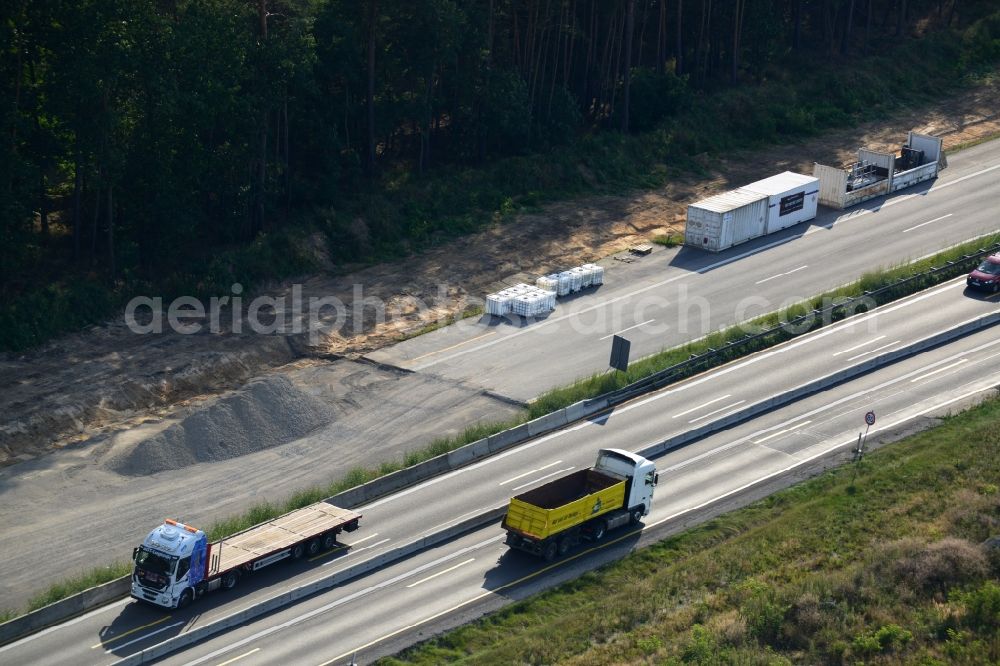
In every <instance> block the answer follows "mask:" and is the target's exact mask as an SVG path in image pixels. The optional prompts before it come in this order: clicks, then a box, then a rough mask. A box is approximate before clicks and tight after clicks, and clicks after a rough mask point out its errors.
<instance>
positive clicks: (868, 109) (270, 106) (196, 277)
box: [0, 0, 1000, 349]
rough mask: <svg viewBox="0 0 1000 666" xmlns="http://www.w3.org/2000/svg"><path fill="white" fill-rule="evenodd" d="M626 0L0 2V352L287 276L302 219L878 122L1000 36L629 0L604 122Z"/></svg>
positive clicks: (915, 10) (331, 225) (441, 212)
mask: <svg viewBox="0 0 1000 666" xmlns="http://www.w3.org/2000/svg"><path fill="white" fill-rule="evenodd" d="M626 4H627V3H620V2H595V3H589V2H549V3H537V2H533V1H528V0H496V1H495V2H482V1H481V0H408V1H406V2H404V1H402V0H378V1H377V2H376V0H363V1H360V2H354V1H350V2H349V1H347V0H309V1H308V2H293V1H292V0H260V2H245V1H244V0H180V1H178V2H173V3H158V2H154V1H153V0H137V1H134V2H133V1H126V0H107V1H104V0H100V1H98V0H45V1H44V2H36V1H34V0H14V1H13V2H12V3H7V5H5V8H4V11H3V14H2V15H0V96H2V98H3V99H5V100H8V101H9V102H10V103H8V104H4V105H3V108H2V109H0V128H2V130H3V132H2V136H3V137H4V139H3V141H0V296H2V300H0V349H22V348H25V347H28V346H32V345H35V344H38V343H39V342H41V341H43V340H45V339H47V338H49V337H51V336H53V335H56V334H58V333H59V332H60V331H64V330H70V329H74V328H79V327H80V326H82V325H85V324H86V323H87V322H92V321H95V320H97V319H100V318H101V317H103V316H105V315H106V314H107V313H108V312H110V311H113V309H114V308H115V307H118V306H119V305H120V304H121V303H122V302H124V301H126V300H127V298H128V297H129V296H131V295H133V294H136V293H139V292H140V291H145V292H147V293H149V292H156V293H157V294H159V295H162V296H164V297H165V298H168V299H169V298H172V297H174V296H176V295H179V293H181V292H191V290H192V289H194V290H195V291H197V292H199V293H200V292H201V291H205V290H211V289H215V288H217V286H218V285H220V284H221V285H223V287H222V288H223V289H225V287H226V286H227V285H225V284H224V283H225V282H226V281H227V280H230V279H232V280H237V279H238V280H240V281H241V282H243V283H244V286H245V287H247V288H252V287H253V286H254V285H255V284H258V283H259V282H260V281H262V280H265V279H270V278H275V277H281V276H286V275H289V274H290V273H294V272H296V271H297V270H301V269H302V268H303V262H302V261H300V260H299V259H300V258H301V256H302V253H300V252H298V251H296V250H295V248H294V247H291V246H289V245H287V244H285V240H284V239H287V238H292V237H294V236H295V235H296V234H297V233H298V230H300V229H306V230H308V231H313V230H315V229H320V230H322V231H324V232H325V233H326V234H327V235H328V237H329V239H330V243H329V247H330V249H331V251H332V254H333V258H334V260H336V261H341V262H357V261H374V260H378V259H382V258H389V257H400V256H405V255H407V254H408V253H411V252H413V251H415V250H419V249H420V248H421V247H425V246H428V245H432V244H435V243H439V242H441V241H443V240H446V239H448V238H451V237H454V236H457V235H461V234H466V233H469V232H471V231H474V230H476V229H480V228H482V227H483V226H484V225H486V224H489V223H491V222H493V221H494V220H504V219H507V218H508V217H509V216H510V214H511V213H513V212H514V211H516V210H518V209H519V208H521V207H524V206H536V205H539V204H540V203H543V202H544V201H546V200H552V199H554V198H558V197H565V196H571V195H574V194H579V193H588V192H614V193H619V192H621V191H622V190H624V189H628V188H637V187H638V188H644V187H655V186H659V185H662V183H663V182H664V180H665V179H666V177H667V174H668V172H677V171H678V170H683V169H685V168H696V167H694V161H693V160H692V159H691V158H692V156H696V155H700V154H702V153H706V152H708V153H712V154H719V153H722V152H724V151H729V150H731V149H733V148H738V147H746V146H753V145H760V144H764V143H768V142H774V141H784V140H789V139H794V138H795V137H798V136H803V135H808V134H811V133H814V132H817V131H821V130H823V129H825V128H829V127H836V126H843V125H848V124H851V123H854V122H856V121H858V120H862V119H868V118H875V117H880V116H884V115H885V114H886V113H887V112H888V111H889V110H891V109H892V108H893V107H894V106H899V105H904V104H913V103H919V102H921V101H923V100H927V99H930V98H932V97H938V96H940V95H941V94H942V93H944V92H947V91H948V90H950V89H951V90H953V89H954V87H955V85H956V83H957V82H961V81H962V79H963V77H968V76H975V75H980V74H985V73H988V72H989V71H990V70H991V68H992V67H993V65H994V64H995V62H996V60H997V59H998V58H1000V14H996V13H992V14H991V13H990V12H995V11H996V9H995V7H994V6H993V5H992V4H991V3H988V2H982V1H980V2H976V1H974V0H970V1H969V2H963V3H962V7H961V9H959V10H958V11H957V13H956V14H955V15H952V12H951V11H950V8H943V7H942V9H943V11H941V12H938V11H937V10H938V9H939V4H940V3H936V2H932V1H931V0H910V1H909V3H908V6H909V12H910V14H909V17H908V20H907V22H906V23H905V26H904V27H905V28H910V27H914V26H918V25H919V26H920V35H919V38H916V35H915V34H914V35H911V34H910V33H909V32H905V34H904V37H900V38H894V37H892V34H893V32H894V30H895V14H894V13H893V12H895V7H896V3H894V0H873V3H869V4H873V7H874V10H875V16H876V21H875V27H874V29H873V31H872V33H871V35H870V36H868V35H867V33H866V31H865V30H863V29H862V28H863V26H864V25H865V17H864V16H863V15H862V11H861V9H860V3H855V4H857V5H858V7H857V8H856V11H855V14H854V17H853V21H852V24H851V25H848V24H847V18H846V17H847V13H846V12H845V11H843V9H844V6H845V3H843V2H832V3H817V2H805V3H802V6H803V7H804V8H805V9H804V14H803V16H802V20H801V22H800V33H801V40H800V42H801V43H800V44H798V45H796V43H795V39H794V34H795V31H794V12H793V11H792V10H793V8H794V6H795V3H793V2H792V1H791V0H759V2H754V3H747V11H746V15H745V16H744V18H743V22H742V23H741V24H740V23H738V22H734V20H733V19H734V16H733V7H734V6H735V4H736V3H728V2H715V3H702V5H701V6H698V4H697V3H688V6H687V9H686V10H685V13H684V21H683V24H682V25H681V26H680V28H681V41H680V44H679V45H678V43H677V42H676V40H675V38H674V33H675V31H676V30H675V29H676V27H677V26H676V24H675V23H674V21H675V13H674V11H675V10H674V5H673V3H667V4H665V5H663V8H664V9H665V13H664V15H663V22H662V24H661V23H660V18H659V17H660V11H661V4H660V2H659V0H640V1H639V2H637V3H636V17H635V18H636V21H635V23H636V37H638V38H637V39H634V40H633V48H634V52H633V53H632V54H631V56H630V57H629V58H628V60H629V61H630V63H631V68H630V73H631V77H630V80H631V84H630V87H629V91H630V92H629V96H630V105H629V108H630V127H631V129H632V131H633V132H634V134H629V135H623V134H620V133H618V132H617V131H616V128H618V127H620V126H621V118H620V114H621V113H622V112H623V108H624V104H623V99H624V96H625V88H624V80H625V77H624V68H625V59H624V58H623V56H622V50H623V48H624V46H623V45H624V43H625V40H624V36H623V26H624V23H623V20H624V11H625V10H624V8H625V6H626ZM946 4H947V3H946ZM702 9H705V10H707V13H706V14H705V15H704V16H703V15H702V14H701V11H702ZM260 10H263V14H264V16H263V18H262V14H261V13H260ZM491 12H492V14H491ZM883 14H884V17H883ZM889 19H892V20H889ZM736 28H738V31H739V37H740V39H739V40H738V43H739V44H741V45H742V46H740V47H739V48H738V49H737V52H734V51H733V48H734V47H733V44H735V43H737V42H736V41H734V39H733V38H734V37H735V36H736V35H734V29H736ZM866 41H867V43H868V49H867V50H868V53H869V54H868V55H867V56H862V55H861V53H862V52H864V51H865V46H866ZM369 42H371V43H372V44H373V47H374V48H373V49H371V50H369V48H368V46H369ZM369 53H371V54H372V56H373V61H372V65H373V70H372V72H373V76H372V78H371V81H370V83H371V86H372V98H373V101H372V105H371V108H370V109H369V104H368V102H367V97H368V88H369V67H368V65H369ZM837 54H841V55H837ZM734 57H735V59H734ZM678 60H680V61H682V62H683V63H684V65H683V70H682V71H681V72H680V73H679V74H678V73H677V71H676V70H675V65H676V63H677V61H678ZM369 111H371V117H372V122H371V123H369ZM369 125H370V126H369ZM369 136H370V137H371V138H370V139H369ZM369 154H373V155H374V163H373V164H368V161H369ZM240 248H250V249H245V250H244V249H240ZM223 255H225V256H224V257H223ZM244 262H247V265H243V264H244ZM80 282H88V283H90V284H91V287H90V288H89V291H87V290H84V289H78V287H77V285H78V283H80ZM80 299H85V300H87V299H89V300H88V302H82V301H81V300H80ZM45 302H48V303H50V304H52V305H54V310H53V311H52V312H49V313H44V314H33V313H29V314H26V311H27V309H30V308H32V307H35V306H37V305H40V304H42V303H45ZM25 317H27V320H25ZM43 319H44V320H46V321H41V320H43Z"/></svg>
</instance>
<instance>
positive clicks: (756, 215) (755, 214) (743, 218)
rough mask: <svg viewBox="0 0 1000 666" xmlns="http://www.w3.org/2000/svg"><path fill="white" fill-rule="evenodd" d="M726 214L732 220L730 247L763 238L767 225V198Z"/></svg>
mask: <svg viewBox="0 0 1000 666" xmlns="http://www.w3.org/2000/svg"><path fill="white" fill-rule="evenodd" d="M727 214H728V215H730V216H732V218H733V236H732V243H731V245H738V244H739V243H743V242H746V241H748V240H750V239H751V238H757V237H758V236H763V235H764V229H765V227H766V225H767V197H761V198H760V199H758V200H757V201H752V202H750V203H748V204H746V205H744V206H740V207H739V208H737V209H736V210H734V211H733V212H732V213H727Z"/></svg>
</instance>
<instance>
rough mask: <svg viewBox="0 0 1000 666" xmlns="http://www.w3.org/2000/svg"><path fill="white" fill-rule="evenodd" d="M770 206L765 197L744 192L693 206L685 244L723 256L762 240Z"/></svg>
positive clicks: (686, 229)
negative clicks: (768, 206) (744, 244)
mask: <svg viewBox="0 0 1000 666" xmlns="http://www.w3.org/2000/svg"><path fill="white" fill-rule="evenodd" d="M767 203H768V197H767V195H766V194H761V193H759V192H753V191H750V190H746V189H742V188H741V189H738V190H732V191H729V192H725V193H723V194H717V195H715V196H714V197H709V198H707V199H702V200H701V201H699V202H697V203H693V204H691V205H690V206H688V210H687V224H686V225H685V227H684V244H685V245H688V246H691V247H697V248H701V249H703V250H708V251H710V252H721V251H722V250H725V249H728V248H730V247H732V246H734V245H739V244H740V243H744V242H746V241H748V240H750V239H751V238H757V237H758V236H763V235H764V233H765V232H766V228H767Z"/></svg>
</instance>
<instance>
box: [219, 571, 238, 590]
mask: <svg viewBox="0 0 1000 666" xmlns="http://www.w3.org/2000/svg"><path fill="white" fill-rule="evenodd" d="M239 580H240V572H239V571H228V572H226V574H225V575H224V576H223V577H222V589H223V590H231V589H233V588H234V587H236V583H238V582H239Z"/></svg>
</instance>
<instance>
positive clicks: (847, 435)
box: [162, 330, 1000, 666]
mask: <svg viewBox="0 0 1000 666" xmlns="http://www.w3.org/2000/svg"><path fill="white" fill-rule="evenodd" d="M998 381H1000V339H998V338H997V336H996V331H995V330H987V331H983V332H980V333H977V334H974V335H970V336H969V337H967V338H965V339H962V340H960V341H958V342H956V343H954V344H950V345H947V346H944V347H940V348H937V349H934V350H932V351H929V352H927V353H925V354H921V355H918V356H916V357H913V358H910V359H908V360H906V361H903V362H901V363H898V364H896V365H894V366H891V367H888V368H884V369H882V370H879V371H876V372H873V373H870V374H869V375H866V376H864V377H861V378H859V379H857V380H856V381H852V382H848V383H846V384H843V385H841V386H838V387H836V388H835V389H833V390H830V391H825V392H823V393H821V394H817V395H814V396H811V397H810V398H808V399H805V400H803V401H801V402H799V403H796V404H793V405H789V406H787V407H785V408H783V409H779V410H776V411H774V412H772V413H770V414H767V415H766V416H764V417H761V418H758V419H755V420H753V421H751V422H748V423H744V424H743V425H741V426H738V427H736V428H733V429H731V430H730V431H727V432H724V433H719V434H717V435H714V436H712V437H709V438H706V439H705V440H702V441H700V442H698V444H697V445H694V446H691V447H687V448H685V449H682V450H677V451H673V452H671V453H668V454H666V455H664V456H662V457H661V458H660V459H658V460H657V464H658V468H659V470H660V484H659V486H658V488H657V494H656V496H655V498H654V509H653V511H652V512H651V514H650V515H649V516H648V517H647V518H646V520H645V521H644V526H643V528H642V529H641V531H639V530H634V529H631V528H628V529H625V530H623V531H619V532H617V533H613V534H612V535H609V542H606V543H603V544H600V545H590V546H588V547H586V548H583V549H581V551H580V552H577V553H575V554H572V555H570V556H567V557H566V558H564V559H563V560H561V561H556V562H554V563H553V564H545V563H544V562H542V561H541V560H538V559H536V558H532V557H530V556H527V555H525V554H523V553H518V552H508V551H507V549H506V547H505V546H504V545H503V542H502V541H503V533H502V531H501V529H500V528H499V526H498V525H489V526H487V527H483V528H482V529H479V530H475V531H473V532H471V533H468V534H466V535H464V536H462V537H460V538H457V539H455V540H454V541H452V542H449V543H447V544H443V545H441V546H440V547H438V548H434V549H431V550H428V551H425V552H423V553H421V554H420V555H419V556H417V557H415V558H412V559H410V560H407V561H403V562H399V563H397V564H396V565H394V566H390V567H388V568H386V569H384V570H380V571H378V572H377V573H375V574H374V575H372V576H368V577H366V578H365V579H363V580H358V581H355V582H354V583H352V584H349V585H347V586H345V587H343V588H341V589H338V590H335V591H331V592H330V593H328V594H320V595H317V596H315V597H313V598H310V599H309V600H308V601H306V602H305V603H302V604H299V605H296V606H293V607H290V608H287V609H285V610H283V611H280V612H277V613H274V614H272V615H269V616H267V617H265V618H262V619H260V620H259V621H255V622H251V623H249V624H246V625H243V626H241V627H239V628H237V629H235V630H233V631H230V632H227V633H225V634H223V635H219V636H217V637H216V638H214V639H211V640H208V641H206V642H204V643H202V644H199V645H197V646H194V647H192V648H191V649H189V650H186V651H184V652H181V653H178V654H176V655H174V656H172V657H168V658H167V659H165V660H164V661H163V662H162V663H166V664H178V665H180V664H188V665H189V666H196V665H198V664H223V663H236V662H238V663H240V664H241V666H242V665H243V664H245V665H246V666H252V665H254V664H273V663H295V664H313V665H320V664H322V665H324V666H326V665H329V664H334V663H339V664H347V663H349V662H350V660H351V658H352V657H354V656H355V655H356V658H357V661H358V663H368V662H370V661H372V660H374V659H375V658H377V657H379V656H384V655H386V654H392V653H394V652H396V651H398V650H399V649H401V648H403V647H405V646H407V645H409V644H412V643H413V642H417V641H419V640H423V639H425V638H427V637H429V636H431V635H433V634H435V633H437V632H440V631H442V630H444V629H445V628H448V627H451V626H455V625H457V624H459V623H462V622H465V621H468V620H470V619H472V618H475V617H477V616H479V615H482V614H483V613H486V612H489V611H491V610H495V609H497V608H499V607H501V606H503V605H505V604H508V603H511V602H512V601H515V600H518V599H522V598H524V597H526V596H528V595H530V594H532V593H535V592H537V591H539V590H541V589H544V588H546V587H550V586H552V585H555V584H558V583H560V582H563V581H566V580H568V579H571V578H573V577H576V576H578V575H580V574H581V573H582V572H584V571H586V570H589V569H593V568H595V567H597V566H600V565H601V564H604V563H606V562H609V561H612V560H615V559H618V558H621V557H623V556H624V555H626V554H627V553H628V552H630V551H632V550H634V549H636V548H640V547H642V546H643V545H646V544H648V543H650V542H652V541H655V540H658V539H662V538H663V537H664V536H666V535H669V534H673V533H676V532H678V531H681V530H683V529H685V528H686V527H689V526H691V525H693V524H696V523H698V522H702V521H704V520H707V519H708V518H710V517H712V516H714V515H717V514H719V513H722V512H724V511H726V510H730V509H732V508H734V507H736V506H739V505H744V504H747V503H749V502H751V501H753V500H756V499H758V498H760V497H762V496H764V495H765V494H767V493H770V492H773V491H774V490H776V489H777V488H779V487H782V486H785V485H790V484H791V483H794V482H795V481H798V480H801V479H802V478H804V477H807V476H809V475H811V474H816V473H818V472H820V471H822V470H823V469H825V468H827V467H828V466H830V465H833V464H838V463H844V462H847V461H848V460H849V459H850V457H851V455H852V449H853V448H854V446H855V445H856V443H857V436H858V434H859V432H860V431H863V430H864V421H863V417H864V414H865V413H866V411H868V410H874V411H875V412H876V413H877V414H878V419H877V422H876V426H875V428H873V429H872V431H871V432H870V433H869V434H868V440H867V441H866V445H867V446H868V447H869V448H870V447H872V446H874V445H875V443H876V441H879V440H880V439H882V437H883V436H884V435H886V434H890V435H895V436H898V435H901V434H902V433H903V432H905V431H906V430H907V426H908V425H912V424H914V423H917V422H919V421H920V420H921V419H922V418H925V417H928V416H929V415H941V414H945V413H947V412H949V411H950V410H953V409H955V408H956V407H957V406H959V405H963V404H965V403H967V402H968V401H970V400H974V399H977V398H978V397H979V396H983V395H986V394H989V393H992V392H993V391H995V388H996V385H997V383H998ZM611 439H612V441H611V442H609V443H612V444H613V443H618V444H620V443H621V442H619V441H618V440H617V438H615V437H611ZM544 460H545V459H540V462H544ZM229 660H233V661H229Z"/></svg>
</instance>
